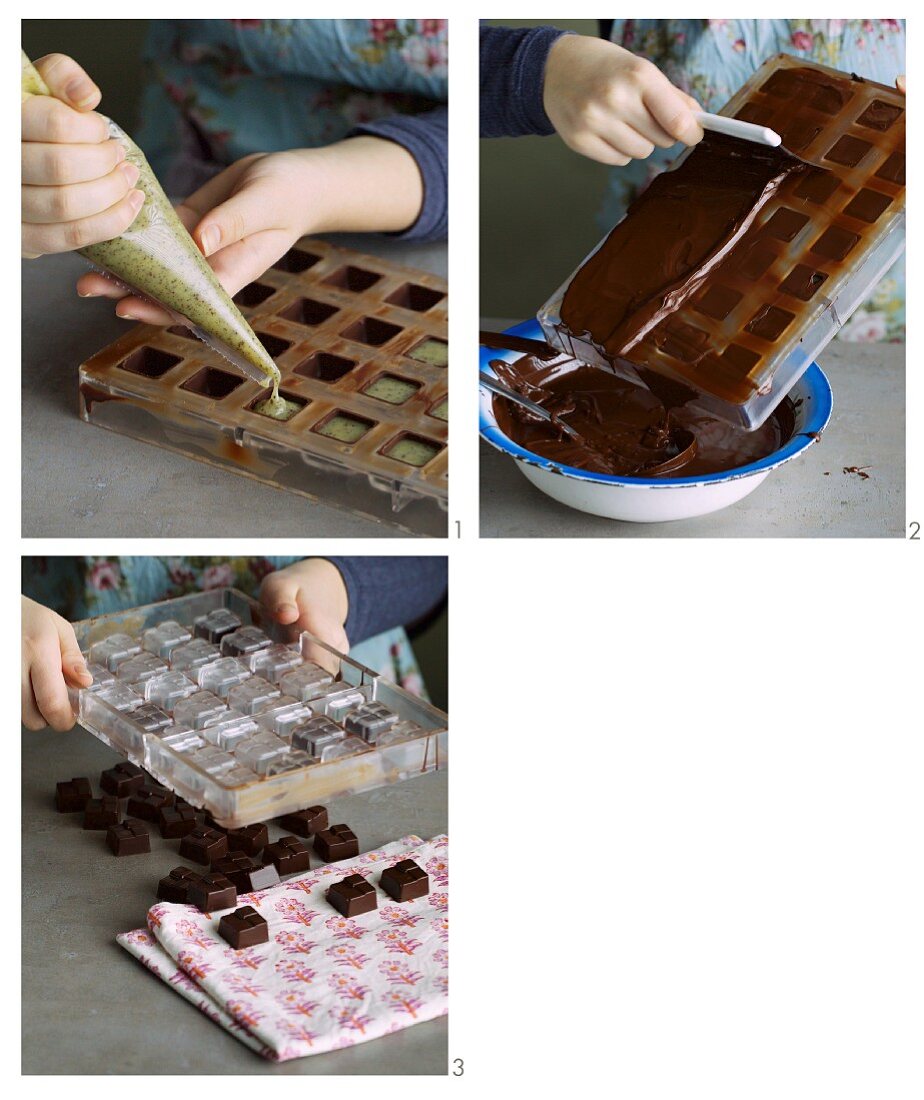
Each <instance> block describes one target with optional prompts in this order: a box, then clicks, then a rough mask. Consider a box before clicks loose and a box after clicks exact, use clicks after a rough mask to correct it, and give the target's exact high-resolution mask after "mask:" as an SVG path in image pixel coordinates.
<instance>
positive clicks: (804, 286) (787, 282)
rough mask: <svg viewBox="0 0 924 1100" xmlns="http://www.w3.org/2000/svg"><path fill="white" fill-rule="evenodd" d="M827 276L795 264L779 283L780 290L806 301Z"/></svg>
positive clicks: (812, 295) (803, 265)
mask: <svg viewBox="0 0 924 1100" xmlns="http://www.w3.org/2000/svg"><path fill="white" fill-rule="evenodd" d="M827 278H828V276H827V275H825V273H824V272H823V271H815V270H814V269H813V268H811V267H808V266H806V265H805V264H796V266H795V267H794V268H793V269H792V271H790V273H789V274H788V275H787V276H786V278H785V279H784V280H783V281H782V282H781V283H780V290H782V291H783V293H784V294H791V295H792V296H793V297H794V298H800V299H801V300H802V301H803V302H807V301H808V300H809V299H810V298H812V297H814V295H815V294H816V293H817V291H818V289H819V288H820V287H821V286H822V284H823V283H824V282H825V280H826V279H827ZM781 331H782V330H781Z"/></svg>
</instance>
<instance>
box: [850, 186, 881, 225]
mask: <svg viewBox="0 0 924 1100" xmlns="http://www.w3.org/2000/svg"><path fill="white" fill-rule="evenodd" d="M891 202H892V199H891V197H890V196H889V195H884V194H883V193H882V192H881V191H872V190H870V189H869V188H866V187H864V188H863V190H862V191H859V192H858V193H857V194H856V195H854V197H853V198H852V199H851V200H850V202H849V203H848V204H847V205H846V206H845V207H844V213H845V214H846V215H847V217H848V218H859V220H860V221H863V222H875V221H878V220H879V217H880V216H881V215H882V214H883V213H885V211H886V210H887V209H888V208H889V206H890V205H891Z"/></svg>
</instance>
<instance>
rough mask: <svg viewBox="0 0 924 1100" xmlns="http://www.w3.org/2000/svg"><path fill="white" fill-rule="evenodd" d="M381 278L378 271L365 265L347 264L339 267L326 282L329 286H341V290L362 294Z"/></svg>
mask: <svg viewBox="0 0 924 1100" xmlns="http://www.w3.org/2000/svg"><path fill="white" fill-rule="evenodd" d="M381 278H382V276H381V275H380V274H379V273H378V272H377V271H368V270H367V269H366V268H364V267H355V266H354V265H353V264H346V265H345V266H344V267H341V268H338V269H337V270H336V271H335V272H334V273H333V275H328V276H327V278H326V279H325V280H324V282H325V283H326V284H327V285H328V286H335V287H339V289H340V290H352V291H354V292H355V293H356V294H362V292H363V291H364V290H368V289H369V288H370V287H372V286H375V284H376V283H377V282H378V281H379V279H381Z"/></svg>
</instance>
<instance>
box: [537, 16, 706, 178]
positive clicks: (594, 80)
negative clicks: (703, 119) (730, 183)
mask: <svg viewBox="0 0 924 1100" xmlns="http://www.w3.org/2000/svg"><path fill="white" fill-rule="evenodd" d="M543 103H544V106H545V112H546V114H547V115H548V117H549V121H550V122H551V123H552V125H553V126H554V127H555V129H556V130H557V132H558V134H559V135H560V136H561V138H562V140H563V141H564V142H565V144H566V145H568V146H569V147H570V148H572V149H574V151H575V152H577V153H581V154H582V155H583V156H585V157H590V159H591V160H597V161H600V162H601V163H602V164H612V165H625V164H628V163H629V161H630V160H644V159H645V158H646V157H648V156H650V155H651V153H652V152H653V151H654V148H655V146H659V147H660V148H662V149H667V148H670V146H672V145H675V144H676V143H677V142H678V141H679V142H682V143H683V144H684V145H696V144H697V142H699V141H701V140H702V136H703V130H702V127H701V126H700V125H699V123H698V122H697V121H696V117H695V112H697V111H699V110H701V108H700V105H699V104H698V103H697V102H696V100H695V99H693V98H692V97H691V96H688V95H686V93H685V92H682V91H681V90H680V89H679V88H677V87H675V86H674V85H673V84H671V82H670V81H669V80H668V79H667V77H666V76H665V75H664V74H663V73H662V72H661V71H660V70H659V69H658V68H656V66H654V65H652V64H651V62H650V61H646V60H644V59H643V58H640V57H636V56H635V54H633V53H630V52H629V51H628V50H624V49H623V48H622V47H621V46H617V45H615V44H614V43H612V42H604V41H601V40H600V39H596V38H588V37H584V36H582V35H564V36H562V37H561V38H559V39H558V41H557V42H556V43H555V44H554V45H553V46H552V48H551V50H550V51H549V56H548V60H547V62H546V70H545V84H544V87H543Z"/></svg>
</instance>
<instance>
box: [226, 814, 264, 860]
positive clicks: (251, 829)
mask: <svg viewBox="0 0 924 1100" xmlns="http://www.w3.org/2000/svg"><path fill="white" fill-rule="evenodd" d="M267 844H269V829H268V828H267V827H266V825H264V824H263V822H259V823H257V824H256V825H245V826H244V828H243V829H231V831H230V832H229V833H228V851H229V852H243V853H244V854H245V855H248V856H255V855H256V854H257V852H259V851H262V850H263V849H264V848H265V847H266V845H267Z"/></svg>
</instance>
